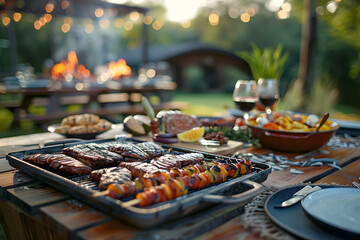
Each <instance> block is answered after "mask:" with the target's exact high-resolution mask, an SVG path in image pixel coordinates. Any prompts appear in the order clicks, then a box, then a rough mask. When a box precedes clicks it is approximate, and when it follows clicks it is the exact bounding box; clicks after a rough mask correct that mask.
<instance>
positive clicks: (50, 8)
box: [45, 3, 54, 13]
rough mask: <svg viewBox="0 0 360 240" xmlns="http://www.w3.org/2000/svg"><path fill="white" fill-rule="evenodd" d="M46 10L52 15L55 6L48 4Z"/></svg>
mask: <svg viewBox="0 0 360 240" xmlns="http://www.w3.org/2000/svg"><path fill="white" fill-rule="evenodd" d="M45 10H46V12H47V13H51V12H52V11H53V10H54V4H52V3H48V4H46V6H45Z"/></svg>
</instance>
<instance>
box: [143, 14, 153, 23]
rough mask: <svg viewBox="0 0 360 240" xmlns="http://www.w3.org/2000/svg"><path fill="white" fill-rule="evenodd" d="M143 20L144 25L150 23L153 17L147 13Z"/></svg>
mask: <svg viewBox="0 0 360 240" xmlns="http://www.w3.org/2000/svg"><path fill="white" fill-rule="evenodd" d="M143 21H144V23H145V24H146V25H150V24H151V23H152V22H153V18H152V17H151V16H149V15H147V16H145V17H144V20H143Z"/></svg>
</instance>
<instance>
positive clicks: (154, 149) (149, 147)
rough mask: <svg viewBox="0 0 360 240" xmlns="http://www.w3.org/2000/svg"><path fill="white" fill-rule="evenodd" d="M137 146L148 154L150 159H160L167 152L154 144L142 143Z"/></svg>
mask: <svg viewBox="0 0 360 240" xmlns="http://www.w3.org/2000/svg"><path fill="white" fill-rule="evenodd" d="M136 146H137V147H139V148H140V149H141V150H143V151H144V152H146V153H147V154H148V155H149V156H150V158H153V157H159V156H162V155H164V154H165V150H164V149H163V148H162V147H161V146H160V145H158V144H156V143H153V142H142V143H139V144H136Z"/></svg>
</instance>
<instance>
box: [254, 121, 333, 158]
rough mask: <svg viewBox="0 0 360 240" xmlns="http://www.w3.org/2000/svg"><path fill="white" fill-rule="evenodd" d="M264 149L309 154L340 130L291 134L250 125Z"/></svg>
mask: <svg viewBox="0 0 360 240" xmlns="http://www.w3.org/2000/svg"><path fill="white" fill-rule="evenodd" d="M248 127H249V128H250V129H251V131H252V134H253V136H254V137H256V138H258V139H259V141H260V143H261V144H262V146H263V147H266V148H271V149H274V150H278V151H284V152H309V151H313V150H316V149H319V148H321V147H322V146H324V145H325V144H326V143H327V142H328V141H329V140H330V138H331V137H332V136H333V135H334V133H335V132H336V130H338V128H334V129H332V130H328V131H319V132H289V131H279V130H272V129H267V128H262V127H255V126H251V125H248Z"/></svg>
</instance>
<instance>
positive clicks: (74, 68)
mask: <svg viewBox="0 0 360 240" xmlns="http://www.w3.org/2000/svg"><path fill="white" fill-rule="evenodd" d="M78 63H79V62H78V58H77V56H76V53H75V51H70V52H69V53H68V56H67V60H62V61H61V62H60V63H57V64H55V65H54V66H53V67H52V69H51V76H52V77H53V79H58V80H64V79H65V76H66V75H68V74H70V75H71V76H72V77H73V78H75V79H81V78H88V77H89V76H90V74H91V73H90V70H88V69H86V67H85V66H84V65H82V64H79V65H78ZM108 72H109V74H110V75H111V77H112V78H113V79H120V78H121V77H128V76H130V75H131V68H130V67H129V66H128V65H126V61H125V60H124V59H122V58H121V59H119V60H117V61H112V62H110V63H109V65H108Z"/></svg>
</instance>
